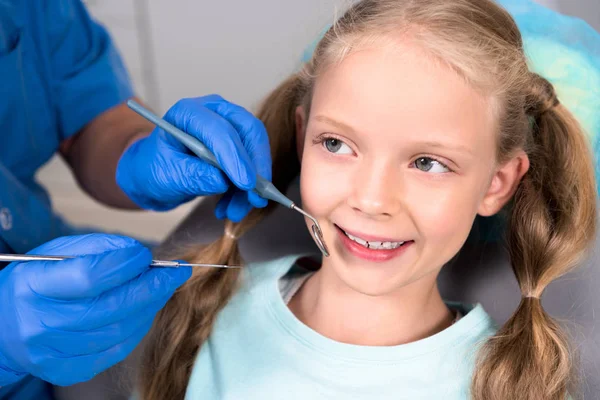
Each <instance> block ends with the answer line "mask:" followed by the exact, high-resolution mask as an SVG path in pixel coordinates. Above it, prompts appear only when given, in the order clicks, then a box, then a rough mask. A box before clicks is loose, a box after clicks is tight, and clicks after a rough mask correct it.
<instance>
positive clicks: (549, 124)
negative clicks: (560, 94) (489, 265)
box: [472, 74, 596, 400]
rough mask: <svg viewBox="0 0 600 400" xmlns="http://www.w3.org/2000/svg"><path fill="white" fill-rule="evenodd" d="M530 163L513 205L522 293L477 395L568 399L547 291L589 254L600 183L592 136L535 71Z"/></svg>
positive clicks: (565, 356)
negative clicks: (545, 306) (544, 297)
mask: <svg viewBox="0 0 600 400" xmlns="http://www.w3.org/2000/svg"><path fill="white" fill-rule="evenodd" d="M531 80H532V88H531V93H530V95H529V96H528V97H527V101H526V103H527V107H526V112H527V113H528V115H531V117H532V122H533V124H532V134H531V136H530V141H531V145H530V146H529V147H530V149H531V151H530V152H528V154H529V158H530V163H531V166H530V169H529V171H528V172H527V174H526V175H525V176H524V178H523V180H522V182H521V183H520V185H519V187H518V189H517V191H516V194H515V197H514V200H513V202H512V204H511V205H510V207H509V214H510V218H509V229H508V237H507V240H508V246H509V254H510V259H511V264H512V267H513V270H514V272H515V275H516V277H517V281H518V283H519V287H520V288H521V293H522V296H523V297H522V299H521V303H520V304H519V306H518V308H517V310H516V311H515V313H514V314H513V316H512V317H511V318H510V319H509V320H508V322H506V324H505V325H504V326H503V327H502V328H501V329H500V330H499V332H498V333H497V335H496V336H494V337H493V338H492V339H491V340H490V341H489V342H488V343H487V344H486V345H485V346H484V348H483V351H482V353H481V359H480V361H479V364H478V367H477V369H476V372H475V376H474V380H473V385H472V392H473V398H474V399H476V400H484V399H485V400H496V399H497V400H510V399H515V400H517V399H519V400H528V399H529V400H533V399H544V400H564V399H565V398H566V396H567V394H568V393H569V392H571V393H572V389H573V387H574V383H575V380H574V378H573V377H574V374H573V366H574V356H573V354H574V353H573V351H572V350H573V349H572V348H571V347H570V346H569V342H568V340H567V336H566V334H565V333H564V332H563V330H562V329H561V327H560V326H559V324H558V323H557V322H556V321H555V320H554V319H553V318H552V317H550V316H549V315H548V314H547V313H546V312H545V311H544V309H543V307H542V302H541V300H540V297H541V296H542V293H543V291H544V289H545V288H546V287H547V286H548V284H550V282H552V281H553V280H555V279H557V278H559V277H560V276H562V275H564V274H565V273H567V272H569V271H570V270H571V269H572V268H573V267H574V266H575V265H576V264H577V263H578V262H579V261H580V260H581V259H582V257H583V256H584V252H585V250H586V248H587V247H588V246H589V245H590V243H591V241H592V240H593V237H594V234H595V230H596V188H595V183H594V171H593V162H592V154H591V152H590V150H589V145H588V143H587V142H586V141H587V139H586V137H585V135H584V133H583V131H582V129H581V128H580V126H579V125H578V123H577V121H576V120H575V119H574V118H573V116H572V115H571V114H570V113H569V111H568V110H567V109H566V108H565V107H563V106H562V105H560V104H559V102H558V100H557V98H556V95H555V94H554V89H553V87H552V85H551V84H550V83H549V82H548V81H546V80H545V79H543V78H541V77H540V76H539V75H536V74H532V77H531Z"/></svg>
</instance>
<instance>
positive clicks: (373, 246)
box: [344, 231, 404, 250]
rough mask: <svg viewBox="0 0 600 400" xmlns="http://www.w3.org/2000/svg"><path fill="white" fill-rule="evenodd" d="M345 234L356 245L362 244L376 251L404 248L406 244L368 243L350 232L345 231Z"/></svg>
mask: <svg viewBox="0 0 600 400" xmlns="http://www.w3.org/2000/svg"><path fill="white" fill-rule="evenodd" d="M344 234H345V235H346V236H348V237H349V238H350V240H354V241H355V242H356V243H358V244H360V245H361V246H364V247H366V248H367V249H374V250H383V249H386V250H391V249H397V248H398V247H400V246H402V245H403V244H404V242H377V241H368V240H365V239H361V238H359V237H358V236H354V235H351V234H349V233H348V232H346V231H344Z"/></svg>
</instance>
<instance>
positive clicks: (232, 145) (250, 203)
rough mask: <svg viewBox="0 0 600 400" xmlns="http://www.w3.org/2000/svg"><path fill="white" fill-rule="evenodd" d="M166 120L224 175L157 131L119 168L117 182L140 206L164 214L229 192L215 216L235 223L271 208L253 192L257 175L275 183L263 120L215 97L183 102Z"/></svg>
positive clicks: (126, 155) (129, 153)
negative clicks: (210, 156)
mask: <svg viewBox="0 0 600 400" xmlns="http://www.w3.org/2000/svg"><path fill="white" fill-rule="evenodd" d="M164 119H165V120H166V121H168V122H170V123H171V124H173V125H175V126H176V127H178V128H179V129H181V130H183V131H184V132H187V133H189V134H191V135H193V136H195V137H196V138H197V139H199V140H200V141H201V142H202V143H204V145H206V147H208V148H209V149H210V151H211V152H212V153H213V154H214V155H215V157H216V158H217V160H218V162H219V165H221V166H222V167H223V170H224V171H225V174H223V173H222V172H221V171H220V170H218V169H217V168H215V167H213V166H211V165H210V164H208V163H206V162H204V161H202V160H200V159H199V158H198V157H197V156H195V155H194V154H192V153H191V152H189V151H188V150H187V149H186V148H185V146H183V145H182V144H181V143H179V141H177V140H176V139H175V138H173V137H172V136H171V135H169V134H168V133H166V132H164V131H163V130H162V129H160V128H156V129H155V130H154V131H153V132H152V134H151V135H150V136H148V137H147V138H144V139H140V140H138V141H136V142H135V143H133V144H132V145H131V146H130V147H129V148H128V149H127V150H126V151H125V153H124V154H123V156H122V157H121V160H120V161H119V165H118V167H117V183H118V184H119V186H120V187H121V189H122V190H123V191H124V192H125V193H126V194H127V195H128V196H129V197H130V198H131V199H132V200H133V201H134V202H135V203H136V204H137V205H139V206H140V207H142V208H145V209H149V210H157V211H165V210H170V209H172V208H174V207H177V206H178V205H180V204H182V203H184V202H187V201H189V200H191V199H193V198H195V197H197V196H208V195H216V194H222V193H226V192H227V193H226V195H225V196H223V198H222V199H221V200H220V201H219V203H218V204H217V208H216V210H215V214H216V215H217V217H218V218H224V217H227V218H229V219H230V220H232V221H236V222H238V221H240V220H241V219H242V218H243V217H245V216H246V215H247V214H248V212H249V211H250V210H251V209H252V207H259V208H260V207H265V206H266V205H267V200H265V199H263V198H262V197H260V196H258V195H257V194H256V193H253V192H249V190H252V189H254V187H255V186H256V174H257V173H258V174H259V175H261V176H262V177H263V178H265V179H267V180H271V152H270V146H269V138H268V136H267V132H266V130H265V127H264V125H263V124H262V122H261V121H260V120H259V119H257V118H256V117H254V116H253V115H252V114H251V113H250V112H248V111H246V110H245V109H244V108H242V107H241V106H238V105H235V104H232V103H230V102H228V101H226V100H224V99H223V98H222V97H220V96H217V95H211V96H205V97H199V98H193V99H184V100H180V101H179V102H177V104H175V105H174V106H173V107H172V108H171V109H170V110H169V111H168V112H167V113H166V115H165V116H164ZM231 183H233V185H231Z"/></svg>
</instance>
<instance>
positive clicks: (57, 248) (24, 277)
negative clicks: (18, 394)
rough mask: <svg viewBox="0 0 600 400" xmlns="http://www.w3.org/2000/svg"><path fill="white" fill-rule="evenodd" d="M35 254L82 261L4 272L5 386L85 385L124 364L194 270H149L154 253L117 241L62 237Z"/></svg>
mask: <svg viewBox="0 0 600 400" xmlns="http://www.w3.org/2000/svg"><path fill="white" fill-rule="evenodd" d="M30 254H50V255H72V256H80V255H81V256H80V257H77V258H75V259H72V260H65V261H31V262H27V263H12V264H9V265H8V266H7V267H6V268H5V269H3V270H2V271H0V316H1V319H2V326H1V329H0V386H4V385H7V384H10V383H13V382H16V381H18V380H19V379H20V378H22V377H23V376H25V375H28V374H30V375H34V376H36V377H38V378H41V379H43V380H45V381H47V382H51V383H53V384H56V385H71V384H75V383H78V382H83V381H87V380H89V379H91V378H93V377H94V375H96V374H98V373H100V372H102V371H104V370H105V369H107V368H108V367H110V366H112V365H114V364H116V363H118V362H119V361H121V360H123V359H124V358H125V357H126V356H127V355H128V354H129V353H130V352H131V351H132V350H133V349H134V348H135V347H136V345H137V344H138V343H139V342H140V340H141V339H142V338H143V337H144V336H145V335H146V333H147V332H148V330H149V329H150V326H151V324H152V321H153V319H154V316H155V315H156V313H157V312H158V311H159V310H160V309H161V308H162V307H163V306H164V305H165V303H166V302H167V300H168V299H169V298H170V297H171V295H172V294H173V293H174V291H175V289H176V288H177V287H179V286H180V285H181V284H183V283H184V282H185V281H186V280H187V279H188V278H189V277H190V276H191V269H190V268H186V267H182V268H151V267H149V264H150V262H151V260H152V256H151V254H150V251H149V250H148V249H146V248H145V247H143V246H142V245H140V244H139V243H138V242H136V241H135V240H133V239H129V238H125V237H121V236H114V235H104V234H95V235H84V236H70V237H63V238H59V239H56V240H53V241H51V242H48V243H46V244H43V245H42V246H40V247H38V248H36V249H34V250H33V251H31V252H30Z"/></svg>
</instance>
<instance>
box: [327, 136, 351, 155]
mask: <svg viewBox="0 0 600 400" xmlns="http://www.w3.org/2000/svg"><path fill="white" fill-rule="evenodd" d="M323 146H325V148H326V149H327V151H329V152H330V153H334V154H352V153H354V152H353V151H352V149H351V148H350V147H349V146H348V145H347V144H346V143H344V142H342V141H341V140H339V139H335V138H326V139H325V140H323Z"/></svg>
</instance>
